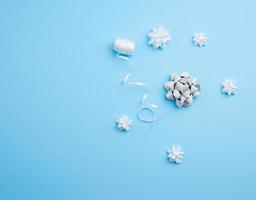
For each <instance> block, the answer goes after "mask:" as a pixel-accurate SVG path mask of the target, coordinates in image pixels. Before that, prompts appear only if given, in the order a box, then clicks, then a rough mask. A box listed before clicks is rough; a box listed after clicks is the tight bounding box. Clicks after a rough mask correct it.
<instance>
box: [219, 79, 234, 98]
mask: <svg viewBox="0 0 256 200" xmlns="http://www.w3.org/2000/svg"><path fill="white" fill-rule="evenodd" d="M221 85H222V87H223V89H222V92H224V93H226V94H228V95H231V94H235V92H236V90H237V86H236V81H234V80H230V79H226V80H224V81H223V82H222V83H221Z"/></svg>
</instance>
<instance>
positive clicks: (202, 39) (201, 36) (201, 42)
mask: <svg viewBox="0 0 256 200" xmlns="http://www.w3.org/2000/svg"><path fill="white" fill-rule="evenodd" d="M207 40H208V38H207V37H206V34H205V33H195V34H194V37H193V43H194V45H195V46H199V47H202V46H205V45H206V42H207Z"/></svg>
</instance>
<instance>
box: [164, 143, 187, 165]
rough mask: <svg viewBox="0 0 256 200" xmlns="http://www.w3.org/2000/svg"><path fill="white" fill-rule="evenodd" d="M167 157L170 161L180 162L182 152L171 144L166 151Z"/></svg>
mask: <svg viewBox="0 0 256 200" xmlns="http://www.w3.org/2000/svg"><path fill="white" fill-rule="evenodd" d="M167 154H168V159H169V161H170V162H174V163H177V164H180V163H182V159H183V155H184V152H183V151H182V150H181V148H180V147H177V146H171V148H170V149H169V150H168V151H167Z"/></svg>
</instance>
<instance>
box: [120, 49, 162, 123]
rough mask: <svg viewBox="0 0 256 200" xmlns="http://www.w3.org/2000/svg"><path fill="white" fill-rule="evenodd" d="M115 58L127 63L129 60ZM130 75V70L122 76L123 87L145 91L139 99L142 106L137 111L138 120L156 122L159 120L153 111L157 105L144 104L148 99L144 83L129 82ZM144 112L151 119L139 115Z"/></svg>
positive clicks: (123, 57)
mask: <svg viewBox="0 0 256 200" xmlns="http://www.w3.org/2000/svg"><path fill="white" fill-rule="evenodd" d="M117 57H118V58H120V59H123V60H125V61H129V58H127V57H126V56H123V55H120V54H117ZM131 74H132V70H131V69H130V71H129V72H128V73H127V74H126V75H125V76H124V78H123V80H122V83H123V84H124V85H131V86H139V87H143V88H144V89H145V94H144V95H143V97H142V99H141V104H142V106H141V108H140V109H139V111H138V119H139V120H140V121H142V122H148V123H149V122H155V121H156V120H158V119H159V117H158V115H157V114H156V111H154V110H153V109H156V108H158V105H157V104H152V103H146V101H147V98H148V91H149V90H148V87H147V85H146V83H143V82H132V81H129V78H130V76H131ZM144 110H148V111H150V113H151V114H152V119H148V118H147V117H145V116H144V117H143V116H142V115H141V112H142V111H144Z"/></svg>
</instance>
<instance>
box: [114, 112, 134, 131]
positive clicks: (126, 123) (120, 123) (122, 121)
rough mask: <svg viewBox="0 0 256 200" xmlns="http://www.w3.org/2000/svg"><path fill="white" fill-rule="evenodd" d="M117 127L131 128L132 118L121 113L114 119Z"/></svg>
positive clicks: (120, 128) (126, 129)
mask: <svg viewBox="0 0 256 200" xmlns="http://www.w3.org/2000/svg"><path fill="white" fill-rule="evenodd" d="M116 123H117V128H118V129H119V130H121V131H128V130H130V128H131V125H132V120H131V119H130V118H128V117H127V116H126V115H121V116H120V117H119V118H118V120H117V121H116Z"/></svg>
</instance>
